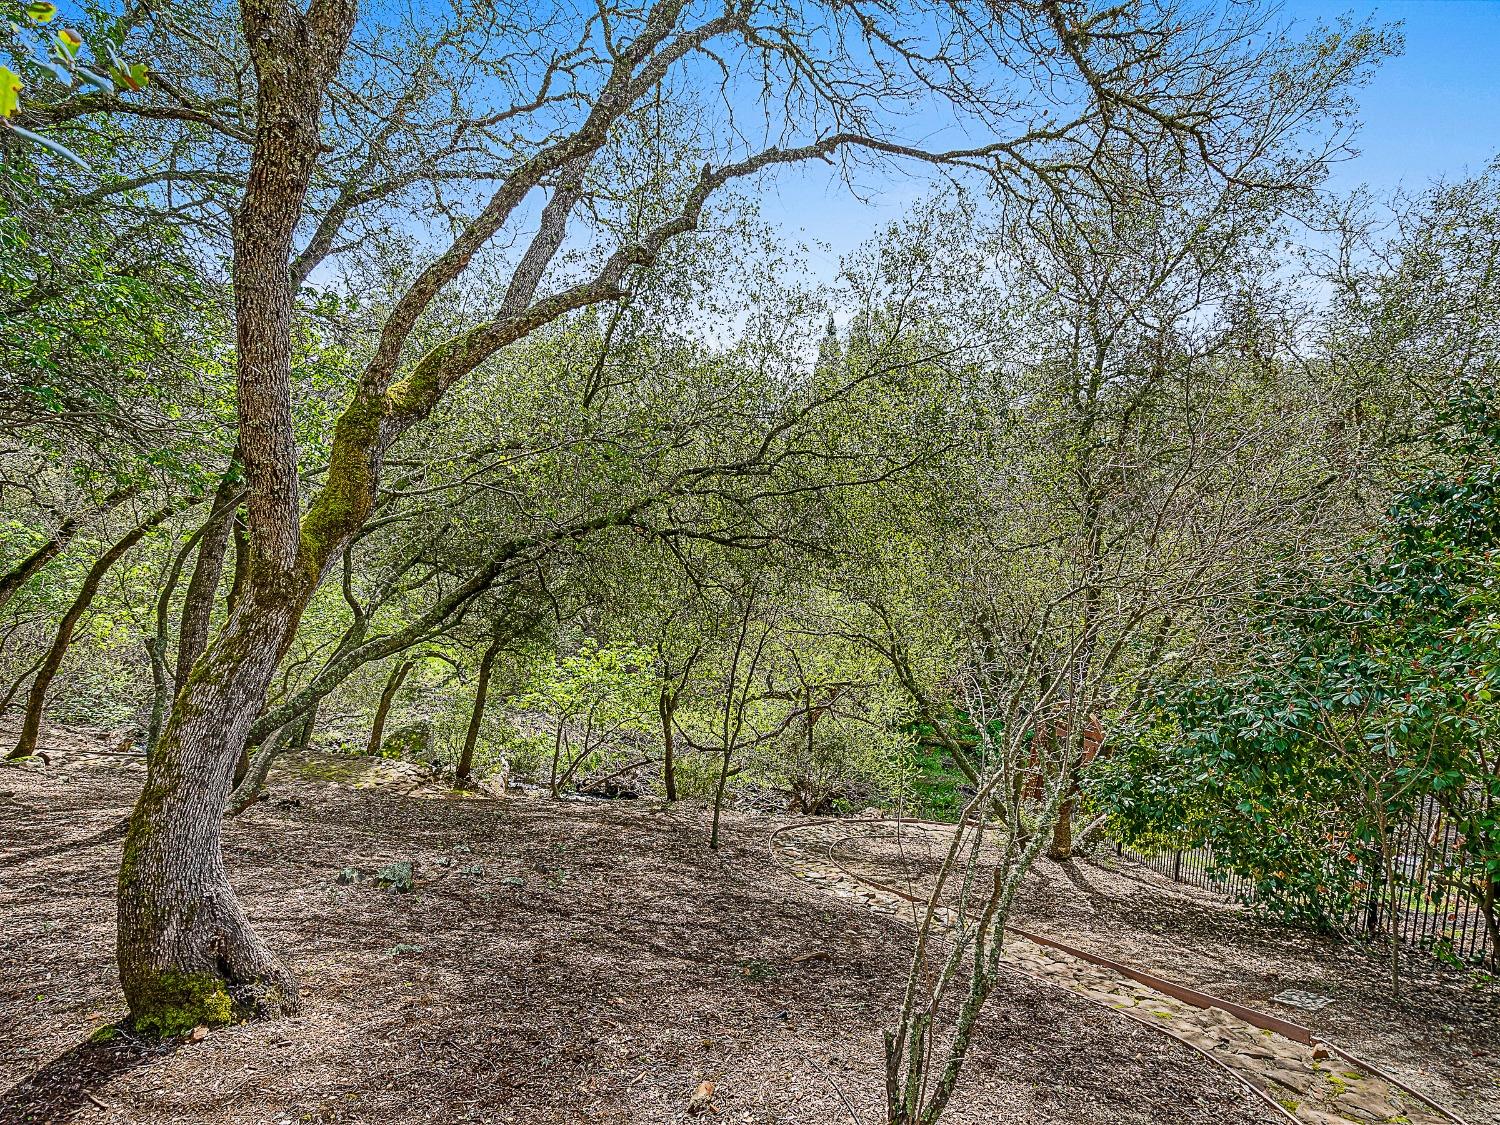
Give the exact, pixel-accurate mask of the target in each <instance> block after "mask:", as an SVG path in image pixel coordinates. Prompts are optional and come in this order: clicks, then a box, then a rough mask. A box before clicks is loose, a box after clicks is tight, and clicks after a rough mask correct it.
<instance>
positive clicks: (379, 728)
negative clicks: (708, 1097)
mask: <svg viewBox="0 0 1500 1125" xmlns="http://www.w3.org/2000/svg"><path fill="white" fill-rule="evenodd" d="M415 663H416V662H415V661H412V660H403V661H402V662H401V663H400V664H398V665H396V667H394V668H392V669H391V674H390V675H389V676H387V677H386V679H385V688H384V690H382V691H381V693H380V703H379V704H378V705H377V706H376V708H375V721H374V722H373V723H372V724H371V725H370V741H369V742H368V743H366V745H365V753H366V754H369V755H371V756H372V757H373V756H374V755H376V754H379V753H380V744H381V742H382V741H384V739H385V720H386V718H387V716H389V715H390V712H391V703H392V701H394V700H395V698H396V692H398V691H400V690H401V682H402V681H403V680H405V679H406V674H407V673H408V672H410V671H411V670H412V666H413V665H414V664H415Z"/></svg>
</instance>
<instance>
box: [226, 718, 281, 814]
mask: <svg viewBox="0 0 1500 1125" xmlns="http://www.w3.org/2000/svg"><path fill="white" fill-rule="evenodd" d="M291 729H292V726H291V724H290V723H288V724H287V725H286V726H284V727H282V728H281V729H280V730H279V731H277V732H276V733H275V734H273V735H272V736H271V737H270V738H268V739H266V741H265V745H263V746H260V747H258V748H257V749H256V751H255V753H254V754H253V755H250V757H249V761H248V763H247V766H246V769H245V771H244V775H243V777H241V778H239V779H237V780H236V781H235V783H234V791H233V792H232V793H231V794H230V796H229V802H228V804H227V805H226V806H225V808H224V815H225V816H229V817H233V816H239V815H240V813H242V812H244V811H245V810H246V809H248V808H249V807H250V806H251V805H253V804H255V802H256V801H258V800H259V799H260V794H261V790H262V789H264V788H265V784H266V778H267V777H268V776H269V775H270V773H271V763H272V762H273V761H275V759H276V756H277V755H278V754H280V753H281V751H282V750H283V749H284V748H285V747H286V742H287V736H288V734H289V733H290V732H291Z"/></svg>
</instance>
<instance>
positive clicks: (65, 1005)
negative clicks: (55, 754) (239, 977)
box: [0, 766, 1266, 1125]
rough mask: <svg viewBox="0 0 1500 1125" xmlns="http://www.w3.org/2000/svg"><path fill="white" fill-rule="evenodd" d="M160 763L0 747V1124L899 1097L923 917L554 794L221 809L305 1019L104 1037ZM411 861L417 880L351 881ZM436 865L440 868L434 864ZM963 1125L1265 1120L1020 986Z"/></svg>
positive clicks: (1009, 997)
mask: <svg viewBox="0 0 1500 1125" xmlns="http://www.w3.org/2000/svg"><path fill="white" fill-rule="evenodd" d="M140 776H141V775H140V772H139V770H134V771H131V770H124V769H106V768H102V767H94V766H90V767H88V768H80V767H75V768H70V769H67V770H61V769H56V768H51V769H46V770H32V769H17V768H10V769H4V770H0V933H3V935H4V937H3V940H0V1122H4V1123H5V1125H11V1123H20V1122H27V1123H35V1122H54V1121H69V1120H76V1121H81V1122H94V1123H98V1122H127V1121H128V1122H132V1123H139V1125H152V1123H163V1125H164V1123H167V1122H172V1123H189V1122H215V1123H229V1122H243V1123H247V1125H249V1123H255V1125H266V1123H271V1125H290V1123H293V1122H372V1123H373V1122H424V1123H432V1125H440V1123H447V1122H512V1121H515V1122H520V1121H525V1122H528V1123H530V1122H537V1123H548V1122H653V1123H661V1122H673V1121H686V1120H688V1117H687V1113H686V1108H687V1103H688V1098H689V1096H690V1094H691V1093H692V1091H693V1090H694V1088H695V1086H697V1084H698V1083H699V1082H700V1081H703V1080H705V1079H706V1080H712V1081H714V1082H716V1083H717V1092H716V1095H715V1098H714V1109H715V1110H716V1111H717V1113H716V1114H715V1115H712V1116H710V1117H703V1118H698V1120H715V1121H723V1122H745V1123H750V1122H755V1123H766V1125H770V1123H773V1122H774V1123H783V1122H784V1123H804V1122H805V1123H809V1125H811V1123H815V1122H816V1123H827V1122H838V1121H851V1120H852V1121H855V1122H858V1123H868V1125H875V1123H876V1122H878V1121H879V1120H880V1105H881V1098H882V1096H883V1094H882V1089H883V1086H882V1083H883V1066H882V1060H881V1047H880V1038H879V1029H880V1027H881V1025H882V1023H883V1021H884V1020H885V1019H886V1018H887V1016H888V1013H889V1012H891V1010H892V1009H893V1007H894V1006H895V1004H896V1002H897V999H898V987H899V983H900V977H901V975H902V971H903V962H904V960H905V957H906V955H907V954H906V948H907V946H906V941H907V933H906V931H905V930H904V929H903V928H902V927H901V926H900V925H899V924H898V923H895V922H893V921H891V920H889V919H884V918H880V917H877V916H875V915H872V914H870V913H869V912H867V911H864V910H862V909H861V908H859V907H857V906H853V905H846V904H843V903H841V902H838V901H836V900H832V899H829V898H827V897H826V896H824V895H822V894H820V893H819V892H817V891H816V890H813V889H811V888H807V887H804V886H802V885H800V884H799V882H798V881H797V880H796V879H793V878H790V877H788V876H787V875H786V874H785V873H784V872H782V871H781V869H779V868H777V867H776V866H775V865H774V864H773V863H772V861H771V859H770V856H769V852H768V845H767V839H768V835H769V832H770V830H771V828H772V827H773V826H774V825H773V822H771V821H769V820H763V821H757V820H751V819H748V818H743V817H733V818H731V820H730V823H729V826H728V827H729V840H730V845H729V846H728V847H727V848H726V849H725V850H724V851H723V852H721V853H720V854H719V855H714V854H712V853H710V852H709V851H708V849H707V847H706V838H707V833H706V824H705V821H704V818H703V816H702V813H701V810H692V809H682V810H680V811H673V812H670V813H667V812H663V811H661V810H660V809H659V807H649V806H646V805H644V804H630V803H623V802H621V803H615V804H559V803H553V802H548V801H541V800H523V799H517V800H508V801H478V800H470V801H441V800H416V799H409V798H403V797H399V796H393V795H390V794H388V793H385V792H380V791H360V790H352V789H350V788H348V787H347V786H346V785H343V784H339V783H336V782H332V781H323V780H313V779H308V778H302V779H299V780H289V779H287V778H284V777H283V778H281V779H280V780H279V781H278V782H277V784H276V785H275V787H274V794H273V797H274V799H273V800H271V801H268V802H265V803H262V804H260V805H258V806H256V807H255V808H254V809H253V810H251V811H250V812H249V813H247V814H246V815H245V816H244V817H242V818H240V819H239V820H238V821H235V822H233V823H232V825H231V826H230V827H229V829H228V832H227V836H226V854H227V861H228V865H229V868H230V871H231V873H232V877H233V879H234V881H235V884H236V887H237V889H238V890H239V892H240V894H241V896H242V898H243V900H244V902H245V904H246V907H247V909H248V912H249V914H250V916H251V917H252V919H253V920H254V922H255V923H256V925H257V926H258V927H259V928H260V930H261V932H262V933H263V934H264V935H265V936H266V937H267V938H268V939H269V940H270V941H271V943H272V944H273V945H274V947H275V948H277V949H279V950H281V951H284V952H285V954H286V955H287V957H288V958H289V960H290V961H291V963H292V964H293V965H294V966H295V968H296V970H297V971H298V972H299V973H300V975H301V977H302V980H303V985H304V990H305V991H304V1009H303V1012H302V1014H301V1015H299V1016H297V1017H296V1018H292V1019H286V1020H282V1021H278V1022H274V1023H258V1024H249V1025H242V1026H239V1027H234V1028H228V1029H223V1030H217V1031H213V1032H211V1033H209V1034H208V1035H207V1036H206V1037H205V1038H204V1039H203V1040H202V1041H201V1042H197V1043H191V1042H189V1043H184V1044H182V1045H179V1046H177V1047H175V1048H169V1049H162V1048H150V1047H144V1046H141V1045H137V1044H134V1043H132V1042H130V1041H128V1040H119V1039H117V1040H116V1041H115V1042H113V1043H108V1044H102V1045H90V1044H88V1043H87V1040H88V1039H89V1037H90V1034H91V1033H93V1032H94V1031H95V1030H96V1029H98V1028H101V1027H104V1026H106V1025H108V1024H111V1023H112V1022H114V1021H116V1020H118V1019H120V1018H121V1017H122V1016H123V1015H124V1011H123V1006H122V1000H121V995H120V992H119V988H118V985H117V984H116V982H115V973H114V967H113V963H112V935H113V916H114V902H113V890H114V869H115V864H116V862H117V858H118V851H119V840H118V834H117V833H112V832H111V831H110V830H111V828H112V827H113V826H114V825H116V824H117V822H118V820H119V818H120V817H121V815H122V814H123V813H124V812H125V811H126V810H127V808H128V807H129V804H130V801H131V799H132V797H133V795H134V788H135V786H137V785H138V784H139V782H140ZM403 859H405V860H411V861H414V862H415V864H416V867H417V873H418V876H419V883H420V884H421V885H419V886H418V888H417V889H416V890H415V891H413V892H412V893H410V894H396V893H393V892H391V891H389V890H382V889H380V888H379V887H377V886H376V885H375V884H374V883H373V882H370V881H366V880H360V881H356V882H352V883H341V882H339V875H340V873H341V871H342V870H343V869H345V868H350V867H352V868H359V869H361V870H363V871H365V872H369V871H373V870H375V869H377V868H379V867H381V866H383V865H385V864H388V863H390V862H392V861H395V860H403ZM423 880H430V881H425V882H423ZM947 1120H948V1121H951V1122H953V1123H954V1125H977V1123H978V1122H981V1121H982V1122H985V1123H986V1125H991V1123H996V1122H1014V1123H1017V1125H1043V1123H1049V1122H1056V1123H1069V1125H1092V1123H1100V1125H1103V1123H1105V1122H1109V1123H1119V1122H1124V1123H1142V1125H1145V1123H1165V1125H1176V1123H1183V1125H1187V1123H1195V1125H1196V1123H1203V1125H1209V1123H1213V1125H1218V1123H1224V1125H1246V1123H1249V1122H1253V1121H1264V1120H1266V1117H1265V1115H1264V1111H1263V1108H1262V1107H1261V1106H1260V1105H1259V1104H1258V1103H1256V1102H1253V1101H1252V1100H1251V1099H1250V1098H1249V1096H1248V1095H1246V1094H1245V1093H1243V1092H1242V1091H1241V1090H1240V1089H1238V1088H1236V1087H1235V1085H1234V1083H1233V1080H1232V1079H1231V1078H1229V1077H1228V1076H1227V1075H1225V1074H1224V1073H1223V1072H1221V1071H1219V1070H1217V1069H1215V1068H1213V1067H1212V1066H1211V1065H1210V1064H1208V1063H1207V1062H1205V1061H1203V1060H1202V1059H1200V1058H1199V1057H1198V1056H1196V1055H1195V1054H1193V1053H1191V1052H1189V1051H1188V1050H1186V1049H1185V1048H1182V1047H1179V1046H1177V1045H1175V1044H1173V1043H1171V1042H1170V1041H1168V1040H1167V1039H1165V1038H1164V1037H1161V1036H1159V1035H1156V1034H1153V1033H1152V1032H1151V1031H1149V1030H1148V1029H1145V1028H1142V1027H1139V1026H1138V1025H1136V1024H1134V1023H1132V1022H1130V1021H1128V1020H1126V1019H1124V1018H1122V1017H1119V1016H1116V1015H1114V1014H1113V1013H1110V1012H1107V1011H1105V1010H1103V1009H1100V1008H1098V1007H1095V1006H1093V1005H1091V1004H1089V1003H1087V1002H1085V1001H1083V1000H1081V999H1079V998H1075V997H1072V996H1069V995H1066V994H1063V993H1061V992H1057V991H1052V990H1046V991H1036V990H1035V988H1034V986H1032V985H1030V984H1028V983H1027V982H1025V981H1024V980H1020V979H1018V980H1017V981H1016V982H1015V983H1014V984H1013V985H1010V986H1007V987H1006V988H1005V989H1004V990H1003V991H1002V992H1001V993H999V994H997V995H996V996H995V997H994V999H993V1001H992V1009H991V1012H990V1014H989V1018H988V1020H987V1024H986V1026H985V1028H984V1031H983V1033H982V1034H981V1035H980V1036H978V1039H977V1041H976V1043H975V1046H974V1049H973V1052H972V1064H971V1067H970V1069H969V1070H968V1072H967V1074H966V1077H965V1079H964V1081H963V1083H962V1084H961V1087H960V1093H959V1096H958V1097H957V1099H956V1100H955V1103H954V1105H953V1107H952V1110H951V1113H950V1115H949V1117H948V1118H947Z"/></svg>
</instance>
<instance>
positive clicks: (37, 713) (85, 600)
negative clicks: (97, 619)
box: [10, 503, 185, 758]
mask: <svg viewBox="0 0 1500 1125" xmlns="http://www.w3.org/2000/svg"><path fill="white" fill-rule="evenodd" d="M184 506H185V505H184V504H183V503H177V504H169V505H168V506H166V507H164V508H159V509H157V510H156V511H155V512H152V513H151V515H149V516H147V517H146V519H145V520H143V521H142V522H141V523H138V524H136V526H135V527H133V528H131V529H130V530H129V531H128V532H126V533H125V535H124V536H123V537H122V538H121V539H119V540H118V541H117V542H116V543H115V545H114V546H113V547H111V548H110V549H109V550H107V551H105V552H104V554H102V555H100V556H99V558H98V559H96V560H95V561H94V565H93V566H91V567H90V568H89V572H88V574H87V575H86V576H85V577H84V579H83V585H82V586H81V587H79V590H78V594H77V596H76V597H75V598H74V599H73V604H72V605H70V606H69V607H68V611H67V613H65V614H63V619H62V620H61V621H60V622H59V623H58V626H57V632H56V634H55V635H54V636H53V638H52V647H51V648H49V649H48V650H47V656H46V658H45V659H44V660H43V661H42V664H41V667H40V668H38V669H37V673H36V677H35V678H34V679H33V680H32V681H31V691H30V693H29V694H28V695H27V696H26V717H25V719H24V720H23V721H22V724H21V737H20V739H19V740H18V741H17V742H16V745H15V749H13V750H12V751H11V752H10V757H11V758H26V757H29V756H30V755H32V754H33V753H35V752H36V740H37V735H38V733H39V732H40V731H41V727H42V710H43V708H45V707H46V704H47V689H48V688H49V687H51V686H52V680H53V678H54V677H55V676H56V675H57V672H58V669H59V668H61V667H62V662H63V657H64V656H65V655H67V652H68V646H69V645H70V644H72V643H73V630H74V629H76V628H77V627H78V622H79V620H80V619H82V617H83V615H84V614H85V613H87V612H88V608H89V606H90V605H92V604H93V601H94V596H95V595H96V594H98V592H99V586H100V584H101V583H102V582H103V581H104V576H105V574H107V573H108V572H109V568H110V567H112V566H114V565H115V563H117V562H119V561H120V559H121V558H123V557H124V556H125V554H126V553H127V552H128V551H129V550H130V549H131V548H132V547H134V546H135V545H136V544H137V543H139V542H140V541H141V540H142V539H143V538H145V536H146V533H147V532H149V531H151V529H152V528H154V527H156V526H157V525H159V524H161V523H162V522H164V521H165V520H166V519H167V517H168V516H170V515H172V514H173V513H174V512H177V511H180V510H181V509H182V508H183V507H184Z"/></svg>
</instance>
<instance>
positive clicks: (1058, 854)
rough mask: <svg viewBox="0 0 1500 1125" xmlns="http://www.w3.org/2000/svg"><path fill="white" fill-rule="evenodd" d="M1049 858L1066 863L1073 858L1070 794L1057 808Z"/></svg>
mask: <svg viewBox="0 0 1500 1125" xmlns="http://www.w3.org/2000/svg"><path fill="white" fill-rule="evenodd" d="M1047 858H1048V859H1050V860H1055V861H1056V862H1058V863H1066V862H1067V861H1068V860H1070V859H1072V858H1073V797H1072V795H1071V794H1070V795H1069V796H1068V798H1067V799H1066V800H1064V801H1063V803H1062V805H1061V806H1059V808H1058V810H1057V821H1056V823H1054V824H1053V825H1052V843H1051V844H1049V845H1048V847H1047Z"/></svg>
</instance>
